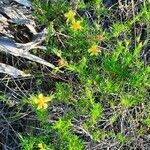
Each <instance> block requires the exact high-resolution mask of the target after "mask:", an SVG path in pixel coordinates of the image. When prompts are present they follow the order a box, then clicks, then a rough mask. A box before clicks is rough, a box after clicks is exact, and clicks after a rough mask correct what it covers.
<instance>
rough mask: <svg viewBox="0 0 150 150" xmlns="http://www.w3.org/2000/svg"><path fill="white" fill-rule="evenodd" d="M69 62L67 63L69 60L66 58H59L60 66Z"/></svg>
mask: <svg viewBox="0 0 150 150" xmlns="http://www.w3.org/2000/svg"><path fill="white" fill-rule="evenodd" d="M67 64H68V63H67V61H66V60H65V59H64V58H60V59H59V60H58V66H59V67H64V66H65V65H67Z"/></svg>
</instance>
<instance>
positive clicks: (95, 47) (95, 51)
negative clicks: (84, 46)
mask: <svg viewBox="0 0 150 150" xmlns="http://www.w3.org/2000/svg"><path fill="white" fill-rule="evenodd" d="M88 52H89V53H91V55H98V53H99V48H98V45H96V44H93V45H92V46H91V48H90V49H89V50H88Z"/></svg>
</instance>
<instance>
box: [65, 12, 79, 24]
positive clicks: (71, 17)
mask: <svg viewBox="0 0 150 150" xmlns="http://www.w3.org/2000/svg"><path fill="white" fill-rule="evenodd" d="M75 15H76V13H75V12H74V11H73V10H69V12H67V13H65V14H64V16H65V17H66V18H67V22H69V21H70V22H72V21H74V20H75V19H74V16H75Z"/></svg>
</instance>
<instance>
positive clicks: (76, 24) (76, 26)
mask: <svg viewBox="0 0 150 150" xmlns="http://www.w3.org/2000/svg"><path fill="white" fill-rule="evenodd" d="M71 29H72V30H73V31H74V32H75V31H77V30H81V29H82V26H81V21H73V22H72V25H71Z"/></svg>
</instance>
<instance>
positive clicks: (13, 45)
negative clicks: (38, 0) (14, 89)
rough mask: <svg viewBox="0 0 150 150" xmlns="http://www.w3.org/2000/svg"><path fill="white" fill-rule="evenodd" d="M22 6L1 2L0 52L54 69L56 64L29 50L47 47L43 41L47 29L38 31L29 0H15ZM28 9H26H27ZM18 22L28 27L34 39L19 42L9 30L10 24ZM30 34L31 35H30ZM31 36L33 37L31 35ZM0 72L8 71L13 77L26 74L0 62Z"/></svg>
mask: <svg viewBox="0 0 150 150" xmlns="http://www.w3.org/2000/svg"><path fill="white" fill-rule="evenodd" d="M13 1H15V2H17V3H18V4H21V6H19V7H18V6H17V5H12V6H10V5H1V4H0V7H1V8H0V53H2V52H5V53H6V54H8V55H13V56H15V57H22V58H26V59H28V60H31V61H34V62H37V63H40V64H42V65H45V66H48V67H50V68H52V69H54V68H55V66H54V65H53V64H51V63H49V62H47V61H45V60H43V59H42V58H40V57H38V56H35V55H33V54H31V53H30V52H29V51H30V50H31V49H36V48H38V49H44V50H45V49H46V47H45V46H43V45H41V43H42V42H43V41H44V40H45V38H46V33H47V31H46V29H44V30H43V31H42V32H39V33H37V31H36V28H35V27H36V23H35V22H34V19H33V16H32V14H31V12H30V10H29V9H28V8H27V7H30V8H31V7H32V5H31V3H30V2H29V1H28V0H13ZM1 2H2V3H9V2H12V0H11V1H9V0H8V1H3V0H2V1H1ZM25 10H26V11H25ZM10 24H16V25H20V26H22V27H26V28H27V29H28V30H29V32H30V33H31V34H32V35H33V37H32V40H31V41H29V42H27V43H21V42H20V43H18V42H17V41H16V39H15V37H14V35H12V34H11V31H9V25H10ZM29 36H30V35H29ZM30 38H31V37H30ZM0 73H6V74H9V75H11V76H13V77H17V76H20V75H21V76H23V77H24V76H26V75H25V74H24V73H23V72H22V71H20V70H18V69H17V68H14V67H13V66H8V65H6V64H4V63H0Z"/></svg>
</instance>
